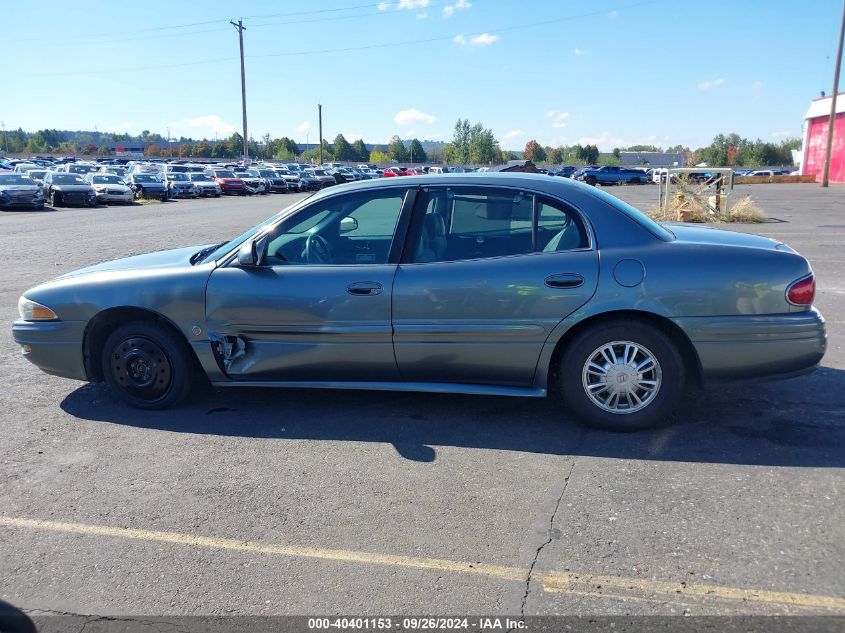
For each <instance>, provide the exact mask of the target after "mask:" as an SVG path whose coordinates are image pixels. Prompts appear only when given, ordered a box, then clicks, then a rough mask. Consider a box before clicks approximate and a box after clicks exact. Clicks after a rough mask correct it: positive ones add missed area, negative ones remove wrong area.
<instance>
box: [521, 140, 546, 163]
mask: <svg viewBox="0 0 845 633" xmlns="http://www.w3.org/2000/svg"><path fill="white" fill-rule="evenodd" d="M522 156H523V158H525V160H530V161H531V162H532V163H542V162H544V161H545V160H546V150H544V149H543V146H542V145H540V144H539V143H538V142H537V141H536V140H534V139H533V138H532V139H531V140H530V141H528V142H527V143H526V144H525V150H524V151H523V152H522Z"/></svg>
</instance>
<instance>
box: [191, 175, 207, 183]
mask: <svg viewBox="0 0 845 633" xmlns="http://www.w3.org/2000/svg"><path fill="white" fill-rule="evenodd" d="M188 178H190V179H191V180H192V181H193V182H202V181H204V180H208V176H206V175H205V174H191V175H189V176H188Z"/></svg>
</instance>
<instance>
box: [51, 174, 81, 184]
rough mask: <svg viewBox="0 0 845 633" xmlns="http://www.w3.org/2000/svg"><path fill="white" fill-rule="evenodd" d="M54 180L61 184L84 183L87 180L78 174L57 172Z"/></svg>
mask: <svg viewBox="0 0 845 633" xmlns="http://www.w3.org/2000/svg"><path fill="white" fill-rule="evenodd" d="M53 182H54V183H57V184H59V185H84V184H85V181H84V180H82V178H80V176H79V175H78V174H56V175H55V176H53Z"/></svg>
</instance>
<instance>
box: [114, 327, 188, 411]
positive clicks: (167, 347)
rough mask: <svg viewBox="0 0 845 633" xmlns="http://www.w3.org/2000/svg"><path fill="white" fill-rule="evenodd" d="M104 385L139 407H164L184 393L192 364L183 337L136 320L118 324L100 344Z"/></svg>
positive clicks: (179, 399) (171, 403) (170, 404)
mask: <svg viewBox="0 0 845 633" xmlns="http://www.w3.org/2000/svg"><path fill="white" fill-rule="evenodd" d="M101 363H102V370H103V376H104V378H105V381H106V384H107V385H108V387H109V388H110V389H111V390H112V392H114V393H115V394H117V395H118V396H119V397H120V398H121V399H122V400H124V401H125V402H127V403H129V404H130V405H132V406H133V407H138V408H140V409H165V408H167V407H171V406H173V405H175V404H177V403H178V402H180V401H181V400H182V399H184V398H185V396H187V395H188V392H189V391H190V388H191V383H192V379H193V367H192V364H191V360H190V357H189V355H188V350H187V349H186V346H185V343H184V341H182V340H181V339H180V338H179V337H177V336H176V335H175V334H174V333H173V332H171V331H170V330H169V329H168V328H166V327H164V326H161V325H157V324H155V323H148V322H146V321H138V322H133V323H127V324H125V325H122V326H120V327H119V328H117V329H116V330H115V331H114V332H112V334H111V336H109V337H108V339H106V343H105V345H104V346H103V354H102V359H101Z"/></svg>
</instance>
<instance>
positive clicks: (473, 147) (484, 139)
mask: <svg viewBox="0 0 845 633" xmlns="http://www.w3.org/2000/svg"><path fill="white" fill-rule="evenodd" d="M499 156H500V152H499V142H498V141H497V140H496V137H495V136H494V135H493V130H491V129H488V128H485V127H484V126H483V125H481V123H476V124H475V125H473V126H472V127H471V128H470V130H469V162H470V163H472V164H474V165H489V164H491V163H493V162H494V161H497V160H498V159H499Z"/></svg>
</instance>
